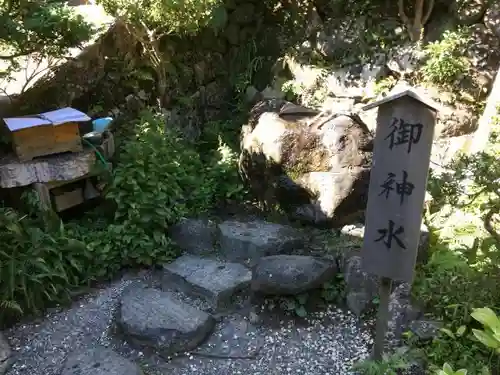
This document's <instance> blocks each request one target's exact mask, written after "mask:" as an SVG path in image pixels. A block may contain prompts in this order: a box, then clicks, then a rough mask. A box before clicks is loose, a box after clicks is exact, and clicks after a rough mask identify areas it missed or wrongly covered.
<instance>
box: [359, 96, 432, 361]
mask: <svg viewBox="0 0 500 375" xmlns="http://www.w3.org/2000/svg"><path fill="white" fill-rule="evenodd" d="M374 107H379V111H378V117H377V130H376V134H375V140H374V149H373V164H372V169H371V175H370V189H369V193H368V205H367V208H366V215H365V234H364V243H363V249H362V252H361V256H362V264H363V268H364V270H365V271H366V272H368V273H371V274H374V275H376V276H379V277H380V278H381V282H380V304H379V311H378V317H377V327H376V338H375V347H374V357H375V359H381V358H382V353H383V350H384V343H385V333H386V329H387V320H388V313H389V296H390V293H391V287H392V281H393V280H398V281H404V282H408V283H411V282H412V281H413V277H414V269H415V263H416V259H417V249H418V244H419V239H420V227H421V224H422V211H423V206H424V199H425V191H426V185H427V174H428V170H429V163H430V156H431V148H432V141H433V137H434V127H435V124H436V114H437V105H435V104H434V103H432V102H431V101H429V100H427V99H424V98H422V97H421V96H419V95H418V94H417V93H416V92H415V91H413V90H412V89H407V90H405V91H401V92H399V93H395V94H391V95H389V96H387V97H385V98H384V99H381V100H379V101H377V102H374V103H371V104H369V105H367V106H366V107H364V108H363V109H364V110H368V109H371V108H374Z"/></svg>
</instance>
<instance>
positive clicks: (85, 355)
mask: <svg viewBox="0 0 500 375" xmlns="http://www.w3.org/2000/svg"><path fill="white" fill-rule="evenodd" d="M61 375H142V371H141V369H140V368H139V366H137V365H136V364H135V363H133V362H131V361H129V360H128V359H125V358H123V357H121V356H119V355H118V354H116V353H115V352H114V351H112V350H110V349H107V348H104V347H100V346H98V347H94V348H91V349H86V350H77V351H75V352H73V353H72V354H70V355H69V356H68V358H67V359H66V361H65V363H64V366H63V369H62V371H61Z"/></svg>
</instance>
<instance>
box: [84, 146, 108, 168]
mask: <svg viewBox="0 0 500 375" xmlns="http://www.w3.org/2000/svg"><path fill="white" fill-rule="evenodd" d="M82 139H83V140H84V141H85V142H86V143H87V144H88V145H89V146H90V147H92V148H93V149H94V151H95V153H96V154H97V156H98V157H99V159H101V161H102V163H103V164H104V167H105V168H106V169H108V168H109V167H108V162H107V161H106V159H104V156H102V154H101V152H100V151H99V150H98V149H97V148H96V147H95V146H94V145H93V144H92V143H91V142H89V141H88V140H86V139H85V138H82Z"/></svg>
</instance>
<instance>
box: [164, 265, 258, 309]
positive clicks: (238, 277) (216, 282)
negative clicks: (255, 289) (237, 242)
mask: <svg viewBox="0 0 500 375" xmlns="http://www.w3.org/2000/svg"><path fill="white" fill-rule="evenodd" d="M163 270H164V273H163V287H164V289H169V288H174V289H176V290H179V291H181V292H185V293H187V294H190V295H194V296H196V297H202V298H204V299H205V300H207V301H208V302H209V303H210V304H212V305H213V306H214V307H216V308H223V307H227V306H228V305H229V304H230V302H231V299H232V297H233V296H234V294H235V293H238V292H241V291H243V290H245V289H247V288H249V287H250V282H251V280H252V272H251V271H250V270H249V269H248V268H246V267H245V266H243V265H241V264H239V263H225V262H219V261H215V260H210V259H204V258H199V257H195V256H191V255H184V256H182V257H180V258H177V259H176V260H175V261H174V262H173V263H170V264H167V265H164V266H163Z"/></svg>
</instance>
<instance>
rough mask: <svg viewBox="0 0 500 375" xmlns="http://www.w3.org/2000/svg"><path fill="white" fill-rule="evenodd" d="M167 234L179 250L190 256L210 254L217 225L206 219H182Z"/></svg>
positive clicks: (212, 249) (213, 245) (214, 240)
mask: <svg viewBox="0 0 500 375" xmlns="http://www.w3.org/2000/svg"><path fill="white" fill-rule="evenodd" d="M168 233H169V236H170V238H171V239H172V240H173V241H174V242H175V244H176V245H177V246H179V248H180V249H182V250H184V251H186V252H188V253H190V254H196V255H203V254H210V253H213V251H214V247H215V243H216V236H217V225H216V224H215V223H213V222H211V221H209V220H206V219H183V220H181V221H180V222H179V223H177V224H175V225H174V226H172V227H170V228H169V231H168Z"/></svg>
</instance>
